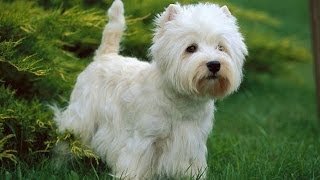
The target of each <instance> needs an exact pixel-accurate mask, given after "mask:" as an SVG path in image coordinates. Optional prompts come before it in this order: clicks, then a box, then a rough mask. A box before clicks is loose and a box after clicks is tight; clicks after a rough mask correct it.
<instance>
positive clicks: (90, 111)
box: [55, 0, 247, 179]
mask: <svg viewBox="0 0 320 180" xmlns="http://www.w3.org/2000/svg"><path fill="white" fill-rule="evenodd" d="M123 12H124V11H123V4H122V2H121V1H120V0H115V1H114V3H113V5H112V6H111V8H110V9H109V11H108V16H109V23H108V24H107V25H106V27H105V30H104V33H103V37H102V42H101V45H100V47H99V48H98V50H97V52H96V56H95V57H94V61H93V62H92V63H91V64H90V65H89V66H88V67H87V68H86V69H85V70H84V71H83V72H82V73H81V74H80V75H79V77H78V79H77V82H76V85H75V87H74V90H73V92H72V94H71V98H70V104H69V106H68V107H67V108H66V110H64V111H63V112H60V111H59V110H57V109H56V113H55V115H56V118H55V120H56V122H57V124H58V126H59V130H60V131H64V130H66V129H68V130H72V131H73V132H74V133H75V134H76V135H78V136H80V138H81V139H82V140H83V142H84V143H86V144H88V145H90V146H92V147H93V148H94V150H95V151H96V153H97V154H98V155H100V157H101V158H102V159H103V160H105V161H106V162H107V164H108V165H109V166H110V167H111V168H112V171H113V173H114V175H115V176H118V177H119V176H121V177H126V178H127V179H150V178H152V177H155V176H169V177H181V176H194V175H197V174H199V173H204V175H203V176H202V177H205V172H206V169H207V163H206V156H207V148H206V141H207V138H208V135H209V133H210V131H211V129H212V126H213V112H214V100H213V99H216V98H220V97H224V96H226V95H228V94H230V93H232V92H233V91H235V90H236V89H237V88H238V87H239V85H240V82H241V79H242V65H243V60H244V57H245V55H246V54H247V49H246V46H245V44H244V43H243V38H242V36H241V34H240V33H239V32H238V26H237V25H236V19H235V18H234V17H233V16H232V15H231V14H230V12H229V10H228V9H227V8H226V7H225V6H224V7H222V8H221V7H219V6H217V5H214V4H197V5H188V6H180V5H179V4H174V5H170V6H169V7H168V8H167V9H166V11H165V12H164V13H162V14H160V15H159V16H158V17H157V19H156V26H157V27H156V30H155V36H154V38H153V45H152V46H151V49H150V50H151V51H150V52H151V55H152V58H153V61H152V62H151V63H148V62H142V61H138V60H137V59H135V58H129V57H123V56H120V55H118V54H117V52H118V50H119V42H120V39H121V35H122V32H123V30H124V29H125V21H124V16H123ZM191 44H196V45H197V47H198V49H197V51H196V52H194V53H188V52H186V48H187V47H188V46H190V45H191ZM218 45H220V46H223V48H224V49H223V50H222V51H221V50H220V51H219V49H217V47H218ZM213 60H215V61H219V62H220V63H221V69H220V71H219V72H218V73H217V78H210V76H212V73H211V72H210V71H209V70H208V67H207V66H206V63H207V62H210V61H213Z"/></svg>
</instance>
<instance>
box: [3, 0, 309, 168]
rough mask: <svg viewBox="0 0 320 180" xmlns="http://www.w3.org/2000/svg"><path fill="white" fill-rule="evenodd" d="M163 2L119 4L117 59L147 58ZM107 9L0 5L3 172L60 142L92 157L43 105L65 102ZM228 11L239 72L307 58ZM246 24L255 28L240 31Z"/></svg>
mask: <svg viewBox="0 0 320 180" xmlns="http://www.w3.org/2000/svg"><path fill="white" fill-rule="evenodd" d="M169 2H172V1H152V0H145V1H143V2H141V1H138V0H133V1H130V2H127V1H126V2H125V6H126V7H125V8H126V15H127V25H128V31H126V34H125V37H124V42H123V47H124V49H123V51H122V53H123V54H126V55H132V56H137V57H140V58H141V59H148V55H147V50H148V47H149V46H150V44H151V37H152V28H153V25H152V21H153V20H152V19H153V17H154V15H155V14H154V13H155V12H161V11H162V10H163V9H164V7H165V6H166V5H167V4H168V3H169ZM185 2H187V1H182V3H185ZM188 2H190V1H188ZM194 2H195V1H194ZM219 2H222V1H219ZM108 5H110V2H109V3H106V4H105V3H103V2H101V1H98V0H96V1H95V0H72V1H71V0H70V1H62V0H49V1H47V0H38V1H36V2H30V1H11V2H0V82H1V86H0V105H1V106H0V161H1V164H2V166H3V167H7V165H14V164H15V163H16V162H17V161H22V162H27V163H29V162H37V161H40V160H41V158H42V157H44V156H48V155H49V152H50V151H51V150H52V148H53V147H54V146H55V144H57V143H58V142H60V141H68V142H70V144H71V147H70V149H71V152H72V153H73V154H75V155H76V156H77V157H89V158H94V159H96V160H97V157H96V156H95V155H94V154H93V153H92V151H91V150H90V149H89V148H87V147H85V146H84V145H81V143H80V142H79V141H78V140H77V138H75V137H73V136H72V135H71V133H65V134H62V135H58V134H57V132H56V127H55V125H54V123H53V121H52V118H53V114H52V112H51V111H50V110H49V108H48V104H51V103H58V104H59V105H61V106H64V105H66V104H67V101H68V97H69V95H70V91H71V89H72V86H73V84H74V82H75V79H76V76H77V74H78V73H79V72H80V71H81V70H82V69H83V68H84V67H85V66H86V65H87V64H88V63H89V62H90V59H91V58H92V56H93V53H94V50H95V49H96V48H97V46H98V44H99V41H100V38H101V32H102V29H103V27H104V24H105V22H106V17H105V9H106V8H107V7H108ZM87 7H90V8H89V9H88V8H87ZM229 7H230V9H231V11H232V12H234V14H235V15H236V16H237V17H239V21H240V25H241V27H242V31H243V32H244V34H245V38H246V42H247V45H248V48H249V56H248V58H247V64H246V71H249V72H250V71H253V72H256V71H259V72H261V71H263V72H265V73H274V72H277V71H280V70H283V69H286V68H287V67H288V66H289V65H290V64H291V63H297V62H301V61H305V60H308V59H310V53H309V51H308V49H306V48H304V47H302V46H299V45H298V44H295V43H292V42H293V41H292V40H290V39H288V38H278V37H276V36H275V35H273V34H272V33H271V34H266V33H265V32H262V30H261V29H263V27H269V28H270V27H271V28H273V27H277V26H281V22H279V21H278V20H277V19H274V18H271V17H270V16H268V15H267V14H265V13H262V12H257V11H250V10H246V9H241V8H238V7H235V6H233V5H232V4H230V5H229ZM151 10H152V11H151ZM13 12H14V13H13ZM242 23H243V24H244V25H243V26H242ZM252 23H257V24H259V27H260V28H257V29H251V28H249V26H246V24H252ZM260 30H261V31H260ZM271 64H272V66H271Z"/></svg>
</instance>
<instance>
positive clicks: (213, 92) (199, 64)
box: [150, 3, 248, 98]
mask: <svg viewBox="0 0 320 180" xmlns="http://www.w3.org/2000/svg"><path fill="white" fill-rule="evenodd" d="M156 26H157V28H156V30H155V35H154V38H153V45H152V46H151V48H150V52H151V55H152V57H153V59H154V61H155V63H156V65H157V66H158V67H159V69H160V70H161V72H162V73H163V74H164V77H165V78H166V81H167V82H168V84H169V85H171V86H172V87H173V88H174V89H176V90H177V91H178V92H179V93H182V94H187V95H196V96H204V97H207V96H209V97H211V98H219V97H224V96H226V95H228V94H230V93H232V92H233V91H235V90H237V89H238V87H239V85H240V82H241V79H242V66H243V61H244V58H245V56H246V55H247V53H248V52H247V48H246V45H245V44H244V42H243V37H242V35H241V34H240V32H239V30H238V29H239V28H238V26H237V22H236V19H235V17H233V16H232V15H231V13H230V11H229V10H228V8H227V7H226V6H223V7H219V6H217V5H215V4H202V3H200V4H197V5H188V6H180V5H179V4H171V5H169V7H168V8H167V9H166V10H165V12H163V13H162V14H160V15H158V17H157V19H156Z"/></svg>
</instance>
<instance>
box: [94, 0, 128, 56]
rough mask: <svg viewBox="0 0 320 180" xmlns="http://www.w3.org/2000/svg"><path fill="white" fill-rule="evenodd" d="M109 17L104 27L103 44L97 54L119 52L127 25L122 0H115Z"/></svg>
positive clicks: (109, 11)
mask: <svg viewBox="0 0 320 180" xmlns="http://www.w3.org/2000/svg"><path fill="white" fill-rule="evenodd" d="M108 18H109V22H108V24H107V25H106V26H105V27H104V30H103V34H102V40H101V44H100V46H99V48H98V49H97V51H96V56H100V55H103V54H110V53H118V51H119V48H120V41H121V37H122V33H123V31H124V30H125V26H126V25H125V18H124V9H123V3H122V2H121V0H114V2H113V3H112V5H111V7H110V8H109V10H108Z"/></svg>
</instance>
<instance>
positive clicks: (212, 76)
mask: <svg viewBox="0 0 320 180" xmlns="http://www.w3.org/2000/svg"><path fill="white" fill-rule="evenodd" d="M218 78H219V75H218V74H217V73H215V74H210V75H209V76H207V77H206V78H205V79H207V80H215V79H218Z"/></svg>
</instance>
